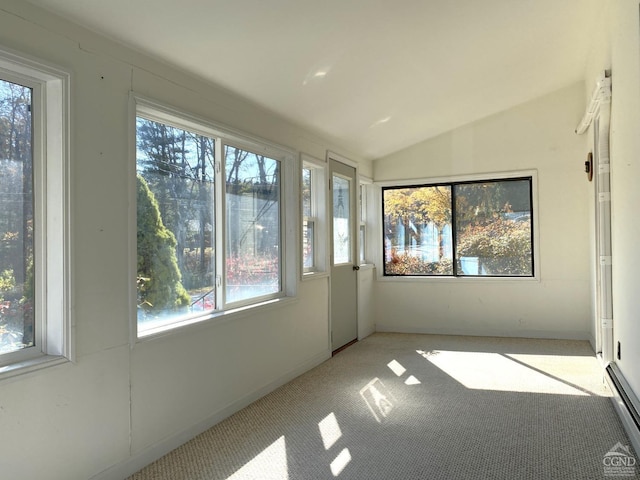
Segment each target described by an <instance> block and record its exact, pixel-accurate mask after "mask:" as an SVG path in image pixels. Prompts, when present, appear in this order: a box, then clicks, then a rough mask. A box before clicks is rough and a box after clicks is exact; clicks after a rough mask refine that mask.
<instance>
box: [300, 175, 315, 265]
mask: <svg viewBox="0 0 640 480" xmlns="http://www.w3.org/2000/svg"><path fill="white" fill-rule="evenodd" d="M313 175H314V173H313V170H312V169H311V168H307V167H303V168H302V266H303V269H304V271H305V272H308V271H311V270H313V269H314V267H315V228H314V227H315V221H314V219H313V198H314V195H315V193H316V192H315V191H314V189H313V182H312V180H313Z"/></svg>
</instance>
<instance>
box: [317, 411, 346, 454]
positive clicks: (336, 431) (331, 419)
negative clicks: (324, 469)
mask: <svg viewBox="0 0 640 480" xmlns="http://www.w3.org/2000/svg"><path fill="white" fill-rule="evenodd" d="M318 428H319V429H320V436H321V437H322V443H323V445H324V449H325V450H329V449H330V448H331V447H333V445H334V444H335V443H336V442H337V441H338V439H340V437H341V436H342V430H340V425H338V419H337V418H336V416H335V414H334V413H333V412H331V413H330V414H329V415H327V416H326V417H324V418H323V419H322V420H321V421H320V422H319V423H318Z"/></svg>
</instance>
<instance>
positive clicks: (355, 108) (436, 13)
mask: <svg viewBox="0 0 640 480" xmlns="http://www.w3.org/2000/svg"><path fill="white" fill-rule="evenodd" d="M30 1H31V3H34V4H36V5H39V6H41V7H44V8H46V9H48V10H51V11H53V12H55V13H58V14H61V15H62V16H64V17H66V18H68V19H70V20H72V21H75V22H77V23H80V24H83V25H85V26H87V27H89V28H91V29H92V30H94V31H97V32H100V33H103V34H105V35H107V36H109V37H111V38H113V39H116V40H118V41H120V42H122V43H125V44H127V45H129V46H132V47H134V48H136V49H137V50H140V51H143V52H145V53H147V54H150V55H152V56H154V57H156V58H160V59H162V60H164V61H166V62H169V63H172V64H175V65H177V66H179V67H181V68H183V69H185V70H187V71H189V72H191V73H194V74H196V75H198V76H200V77H204V78H206V79H209V80H210V81H211V82H214V83H215V84H218V85H221V86H223V87H225V88H227V89H229V90H232V91H234V92H236V93H238V94H240V95H242V96H243V97H246V98H248V99H250V100H251V101H253V102H256V103H258V104H260V105H262V106H263V107H266V108H268V109H270V110H272V111H274V112H277V113H278V114H280V115H282V116H284V117H286V118H288V119H290V120H291V121H293V122H296V123H298V124H302V125H303V126H305V127H307V128H309V129H311V130H313V131H315V132H317V133H319V134H321V135H322V136H324V137H326V138H328V139H331V140H334V141H337V142H338V143H339V144H340V145H341V146H343V147H344V148H345V149H348V150H349V151H350V152H352V153H353V154H356V155H360V156H362V157H365V158H378V157H381V156H383V155H386V154H389V153H392V152H394V151H397V150H399V149H402V148H404V147H407V146H409V145H412V144H414V143H417V142H419V141H422V140H425V139H427V138H430V137H433V136H435V135H438V134H440V133H443V132H445V131H448V130H450V129H452V128H455V127H458V126H461V125H463V124H466V123H469V122H472V121H474V120H477V119H480V118H483V117H485V116H487V115H490V114H492V113H496V112H499V111H501V110H504V109H507V108H509V107H512V106H514V105H518V104H520V103H523V102H526V101H528V100H531V99H533V98H536V97H538V96H541V95H544V94H546V93H549V92H552V91H554V90H557V89H559V88H562V87H565V86H568V85H570V84H572V83H574V82H577V81H580V80H582V78H583V75H584V68H585V62H586V58H587V54H588V51H589V47H590V41H589V31H590V30H591V28H592V27H593V25H594V22H595V21H596V10H597V0H482V1H479V0H394V1H392V0H268V1H267V0H30Z"/></svg>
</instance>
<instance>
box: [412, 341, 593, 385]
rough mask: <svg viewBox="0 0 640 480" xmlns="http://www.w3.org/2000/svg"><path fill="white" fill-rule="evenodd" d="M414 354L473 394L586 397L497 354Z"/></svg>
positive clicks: (421, 352)
mask: <svg viewBox="0 0 640 480" xmlns="http://www.w3.org/2000/svg"><path fill="white" fill-rule="evenodd" d="M417 353H418V354H420V355H422V356H423V357H424V358H426V359H427V360H429V361H430V362H431V363H432V364H433V365H435V366H436V367H438V368H440V369H441V370H442V371H443V372H445V373H447V374H448V375H450V376H451V377H452V378H454V379H455V380H457V381H458V382H460V383H461V384H462V385H464V386H465V387H467V388H470V389H474V390H495V391H503V392H530V393H551V394H558V395H589V393H587V392H586V391H585V390H584V389H581V388H576V386H575V385H573V384H572V383H571V382H568V381H564V380H562V379H560V378H557V377H555V376H554V375H552V374H547V373H545V372H544V371H541V370H540V369H536V368H533V367H529V366H527V365H524V364H523V363H522V362H520V361H516V360H515V359H511V358H509V357H508V356H507V355H502V354H499V353H489V352H456V351H446V350H433V351H430V352H425V351H422V350H417Z"/></svg>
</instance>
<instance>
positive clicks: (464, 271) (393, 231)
mask: <svg viewBox="0 0 640 480" xmlns="http://www.w3.org/2000/svg"><path fill="white" fill-rule="evenodd" d="M531 183H532V179H531V177H527V178H516V179H505V180H486V181H477V182H452V183H447V184H441V185H425V186H412V187H388V188H384V189H383V203H384V219H383V224H384V264H385V268H384V274H385V275H430V276H437V275H449V276H451V275H454V276H497V277H505V276H507V277H508V276H514V277H516V276H517V277H531V276H533V272H534V268H533V223H532V201H531V198H532V197H531V195H532V193H531ZM454 207H455V208H454ZM454 247H455V248H454Z"/></svg>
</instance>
